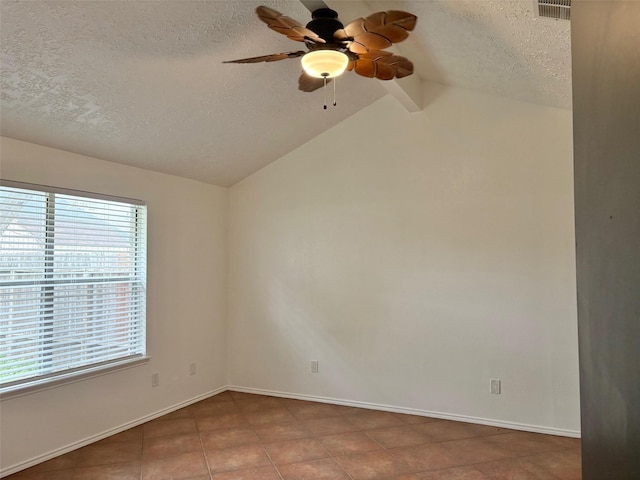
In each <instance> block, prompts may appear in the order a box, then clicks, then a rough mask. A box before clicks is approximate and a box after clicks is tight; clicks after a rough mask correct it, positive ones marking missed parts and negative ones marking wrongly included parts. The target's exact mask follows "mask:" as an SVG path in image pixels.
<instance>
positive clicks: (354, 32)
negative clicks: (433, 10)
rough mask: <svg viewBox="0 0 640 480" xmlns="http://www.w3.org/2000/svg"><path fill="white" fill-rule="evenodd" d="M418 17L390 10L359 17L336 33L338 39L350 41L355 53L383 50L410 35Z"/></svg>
mask: <svg viewBox="0 0 640 480" xmlns="http://www.w3.org/2000/svg"><path fill="white" fill-rule="evenodd" d="M417 20H418V17H416V16H415V15H413V14H412V13H409V12H403V11H400V10H389V11H388V12H376V13H373V14H371V15H369V16H368V17H366V18H358V19H356V20H354V21H353V22H351V23H349V24H348V25H347V26H346V27H344V28H343V29H340V30H337V31H336V32H335V33H334V37H335V39H336V40H338V41H341V42H348V45H349V50H351V51H352V52H353V53H366V52H369V51H372V50H382V49H384V48H388V47H390V46H391V45H393V44H394V43H398V42H401V41H403V40H405V39H406V38H407V37H408V36H409V32H410V31H411V30H413V29H414V28H415V26H416V21H417Z"/></svg>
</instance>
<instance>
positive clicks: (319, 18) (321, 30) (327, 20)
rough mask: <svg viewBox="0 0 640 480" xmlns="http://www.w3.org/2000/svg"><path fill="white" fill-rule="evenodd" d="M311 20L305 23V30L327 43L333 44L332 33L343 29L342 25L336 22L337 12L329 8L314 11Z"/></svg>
mask: <svg viewBox="0 0 640 480" xmlns="http://www.w3.org/2000/svg"><path fill="white" fill-rule="evenodd" d="M311 18H312V19H313V20H311V21H310V22H309V23H307V28H308V29H309V30H312V31H313V32H315V33H316V34H317V35H318V36H319V37H320V38H322V39H323V40H325V41H326V42H327V43H335V40H334V38H333V33H334V32H335V31H336V30H340V29H341V28H344V25H343V24H342V23H341V22H340V20H338V12H336V11H335V10H331V9H330V8H319V9H317V10H314V12H313V13H312V14H311Z"/></svg>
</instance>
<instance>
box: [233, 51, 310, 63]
mask: <svg viewBox="0 0 640 480" xmlns="http://www.w3.org/2000/svg"><path fill="white" fill-rule="evenodd" d="M305 53H307V52H304V51H302V50H298V51H297V52H283V53H272V54H271V55H262V56H260V57H250V58H241V59H239V60H226V61H224V62H222V63H259V62H277V61H278V60H285V59H287V58H296V57H301V56H302V55H304V54H305Z"/></svg>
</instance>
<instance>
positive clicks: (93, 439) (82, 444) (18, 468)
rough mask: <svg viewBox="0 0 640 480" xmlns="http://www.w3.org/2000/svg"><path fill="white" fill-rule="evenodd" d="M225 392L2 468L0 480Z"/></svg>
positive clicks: (205, 396)
mask: <svg viewBox="0 0 640 480" xmlns="http://www.w3.org/2000/svg"><path fill="white" fill-rule="evenodd" d="M226 390H229V387H226V386H224V387H220V388H217V389H215V390H211V391H210V392H207V393H203V394H202V395H198V396H197V397H193V398H190V399H189V400H185V401H184V402H180V403H177V404H175V405H171V406H170V407H167V408H163V409H162V410H158V411H157V412H153V413H151V414H149V415H145V416H144V417H140V418H137V419H136V420H133V421H131V422H128V423H125V424H123V425H120V426H118V427H115V428H112V429H110V430H106V431H104V432H101V433H98V434H96V435H92V436H90V437H87V438H84V439H82V440H80V441H78V442H74V443H72V444H69V445H67V446H65V447H62V448H57V449H55V450H52V451H50V452H47V453H45V454H43V455H38V456H37V457H33V458H31V459H29V460H27V461H25V462H21V463H18V464H16V465H11V466H10V467H7V468H2V471H0V478H2V477H6V476H9V475H12V474H14V473H16V472H19V471H21V470H24V469H26V468H29V467H33V466H34V465H38V464H39V463H42V462H46V461H47V460H51V459H52V458H55V457H58V456H60V455H64V454H65V453H69V452H71V451H73V450H77V449H78V448H81V447H86V446H87V445H89V444H91V443H94V442H97V441H98V440H102V439H104V438H107V437H110V436H111V435H115V434H116V433H120V432H124V431H125V430H129V429H130V428H133V427H137V426H138V425H142V424H143V423H146V422H148V421H150V420H154V419H156V418H158V417H162V416H163V415H166V414H167V413H171V412H175V411H176V410H180V409H181V408H184V407H187V406H189V405H192V404H194V403H197V402H199V401H201V400H204V399H206V398H209V397H213V396H214V395H217V394H219V393H222V392H224V391H226Z"/></svg>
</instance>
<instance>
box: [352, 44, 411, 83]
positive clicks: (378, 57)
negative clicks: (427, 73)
mask: <svg viewBox="0 0 640 480" xmlns="http://www.w3.org/2000/svg"><path fill="white" fill-rule="evenodd" d="M355 70H356V73H357V74H358V75H362V76H363V77H368V78H377V79H380V80H391V79H393V78H403V77H407V76H409V75H411V74H412V73H413V63H411V61H410V60H408V59H407V58H405V57H401V56H400V55H394V54H393V53H391V52H385V51H371V52H368V53H362V54H360V55H358V60H356V65H355Z"/></svg>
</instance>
